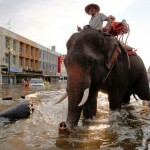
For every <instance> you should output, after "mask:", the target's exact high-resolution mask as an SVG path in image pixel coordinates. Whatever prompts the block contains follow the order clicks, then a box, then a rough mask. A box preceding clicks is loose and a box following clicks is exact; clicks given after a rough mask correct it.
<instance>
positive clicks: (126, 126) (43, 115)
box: [0, 83, 150, 150]
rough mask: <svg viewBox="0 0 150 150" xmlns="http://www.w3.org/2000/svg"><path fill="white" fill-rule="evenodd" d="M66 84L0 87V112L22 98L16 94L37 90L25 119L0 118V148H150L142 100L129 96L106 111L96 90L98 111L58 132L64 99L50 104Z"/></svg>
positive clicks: (103, 97) (104, 98)
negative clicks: (66, 131) (126, 101)
mask: <svg viewBox="0 0 150 150" xmlns="http://www.w3.org/2000/svg"><path fill="white" fill-rule="evenodd" d="M65 88H66V85H65V84H64V83H63V84H61V83H57V84H53V85H51V87H50V89H35V88H34V89H33V88H25V87H23V86H22V85H16V86H9V87H8V86H0V96H2V97H5V96H12V97H13V98H14V100H13V101H0V111H2V110H4V109H6V108H8V107H10V106H12V105H14V104H15V103H18V102H19V101H24V100H23V99H20V96H22V95H27V94H30V93H35V92H38V91H40V94H41V95H40V96H39V97H38V98H36V99H32V103H33V104H34V107H35V111H34V113H33V114H32V115H31V116H30V117H29V118H28V119H23V120H19V121H16V122H15V123H13V124H6V123H5V122H6V121H7V120H4V119H2V118H1V120H0V150H71V149H73V150H81V149H82V150H96V149H100V150H148V149H150V112H149V109H148V107H147V106H143V104H142V101H141V100H139V101H136V100H135V99H134V98H132V100H131V103H130V104H129V105H128V106H124V107H123V109H122V110H121V111H114V112H112V111H110V110H109V106H108V100H107V95H104V94H102V93H99V97H98V112H97V115H96V116H95V118H94V119H92V120H84V119H83V117H82V116H81V118H80V121H79V123H78V127H76V128H75V132H73V133H71V134H70V135H68V136H60V135H58V124H59V123H60V122H61V121H65V120H66V116H67V99H66V100H65V101H63V102H62V103H60V104H57V105H55V104H53V103H54V102H55V101H56V100H57V99H59V98H60V97H61V95H62V94H64V93H65Z"/></svg>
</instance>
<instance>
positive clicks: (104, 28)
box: [102, 26, 110, 32]
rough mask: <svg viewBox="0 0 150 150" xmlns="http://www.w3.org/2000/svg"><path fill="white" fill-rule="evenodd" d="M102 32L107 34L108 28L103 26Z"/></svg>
mask: <svg viewBox="0 0 150 150" xmlns="http://www.w3.org/2000/svg"><path fill="white" fill-rule="evenodd" d="M102 30H103V32H109V30H110V28H109V27H107V26H105V27H103V28H102Z"/></svg>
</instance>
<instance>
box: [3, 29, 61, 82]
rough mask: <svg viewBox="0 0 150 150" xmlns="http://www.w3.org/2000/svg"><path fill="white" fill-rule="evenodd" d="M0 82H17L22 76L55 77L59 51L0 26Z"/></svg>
mask: <svg viewBox="0 0 150 150" xmlns="http://www.w3.org/2000/svg"><path fill="white" fill-rule="evenodd" d="M0 53H1V55H0V83H9V82H13V83H18V82H21V80H22V79H23V78H31V77H43V76H46V77H49V80H50V79H54V80H55V79H56V78H57V73H58V72H57V70H58V57H59V56H60V54H59V53H57V52H56V51H55V46H52V47H51V49H50V48H46V47H44V46H42V45H40V44H38V43H36V42H33V41H31V40H29V39H27V38H25V37H23V36H21V35H18V34H16V33H14V32H12V31H9V30H7V29H5V28H3V27H0Z"/></svg>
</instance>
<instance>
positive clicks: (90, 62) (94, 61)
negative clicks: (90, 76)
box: [86, 58, 96, 66]
mask: <svg viewBox="0 0 150 150" xmlns="http://www.w3.org/2000/svg"><path fill="white" fill-rule="evenodd" d="M86 64H87V65H88V66H93V65H95V64H96V60H95V59H94V58H88V59H87V62H86Z"/></svg>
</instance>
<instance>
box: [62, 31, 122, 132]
mask: <svg viewBox="0 0 150 150" xmlns="http://www.w3.org/2000/svg"><path fill="white" fill-rule="evenodd" d="M119 52H120V51H119V49H118V48H117V44H116V41H115V40H114V39H113V38H112V37H111V36H105V37H104V35H102V34H100V33H99V32H98V31H96V30H85V31H82V32H80V33H75V34H73V35H72V36H71V37H70V39H69V40H68V42H67V55H66V58H65V61H64V63H65V67H66V71H67V76H68V79H67V89H66V91H67V95H68V116H67V120H66V124H64V122H63V127H62V124H60V130H66V129H67V131H68V130H70V129H71V128H72V127H74V126H76V125H77V124H78V121H79V118H80V115H81V111H82V109H83V105H84V103H85V102H86V100H87V98H88V97H89V94H90V91H91V89H92V88H93V85H94V88H96V89H98V88H99V86H100V83H102V81H103V79H104V77H105V75H106V70H108V69H109V68H110V67H111V66H112V65H113V64H114V63H115V61H116V60H117V55H118V54H119Z"/></svg>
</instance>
